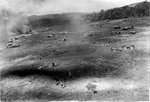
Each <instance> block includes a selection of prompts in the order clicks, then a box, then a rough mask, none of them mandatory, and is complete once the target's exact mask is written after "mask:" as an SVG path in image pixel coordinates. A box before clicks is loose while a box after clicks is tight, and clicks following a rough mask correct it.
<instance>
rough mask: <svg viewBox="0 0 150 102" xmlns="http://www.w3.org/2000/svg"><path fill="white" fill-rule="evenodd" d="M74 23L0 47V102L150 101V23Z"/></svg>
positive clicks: (48, 28) (130, 20) (14, 38)
mask: <svg viewBox="0 0 150 102" xmlns="http://www.w3.org/2000/svg"><path fill="white" fill-rule="evenodd" d="M34 18H35V17H34ZM75 18H76V19H75V20H72V21H73V22H69V23H64V22H63V23H61V24H58V25H53V26H52V25H48V26H45V25H43V27H42V26H41V24H33V26H34V27H33V32H32V33H31V34H30V33H29V34H23V35H17V36H12V38H11V39H12V40H11V39H10V40H11V43H13V44H15V45H16V46H13V47H12V46H11V47H8V46H7V47H8V48H7V47H6V46H4V45H8V42H5V43H3V44H1V45H0V71H1V80H0V85H1V88H0V90H1V100H4V101H16V100H32V101H37V100H40V101H44V100H49V101H50V100H80V101H81V100H99V101H115V100H117V101H148V100H149V87H148V86H149V67H148V66H149V57H150V52H149V46H150V45H149V39H150V22H149V21H150V18H149V17H143V18H127V19H119V20H111V21H107V20H103V21H96V22H82V19H80V18H79V17H75ZM65 22H66V21H65ZM31 23H33V22H31ZM118 26H122V27H124V28H125V27H128V28H130V29H121V28H117V27H118ZM131 27H132V28H131Z"/></svg>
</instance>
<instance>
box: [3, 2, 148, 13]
mask: <svg viewBox="0 0 150 102" xmlns="http://www.w3.org/2000/svg"><path fill="white" fill-rule="evenodd" d="M142 1H144V0H124V1H122V0H78V1H77V0H0V9H1V10H10V11H12V12H15V13H19V12H22V13H24V14H25V15H43V14H56V13H69V12H82V13H84V12H85V13H88V12H97V11H100V10H101V9H104V10H106V9H110V8H114V7H121V6H125V5H129V4H132V3H137V2H142ZM148 1H149V0H148Z"/></svg>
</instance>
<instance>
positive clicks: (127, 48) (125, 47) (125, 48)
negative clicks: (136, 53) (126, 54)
mask: <svg viewBox="0 0 150 102" xmlns="http://www.w3.org/2000/svg"><path fill="white" fill-rule="evenodd" d="M122 48H123V49H124V50H132V49H134V48H135V46H134V45H130V46H126V45H124V46H122Z"/></svg>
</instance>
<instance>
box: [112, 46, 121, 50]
mask: <svg viewBox="0 0 150 102" xmlns="http://www.w3.org/2000/svg"><path fill="white" fill-rule="evenodd" d="M111 51H122V49H118V48H112V47H111Z"/></svg>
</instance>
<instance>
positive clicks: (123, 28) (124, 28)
mask: <svg viewBox="0 0 150 102" xmlns="http://www.w3.org/2000/svg"><path fill="white" fill-rule="evenodd" d="M121 29H122V30H129V29H130V28H129V27H122V28H121Z"/></svg>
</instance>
